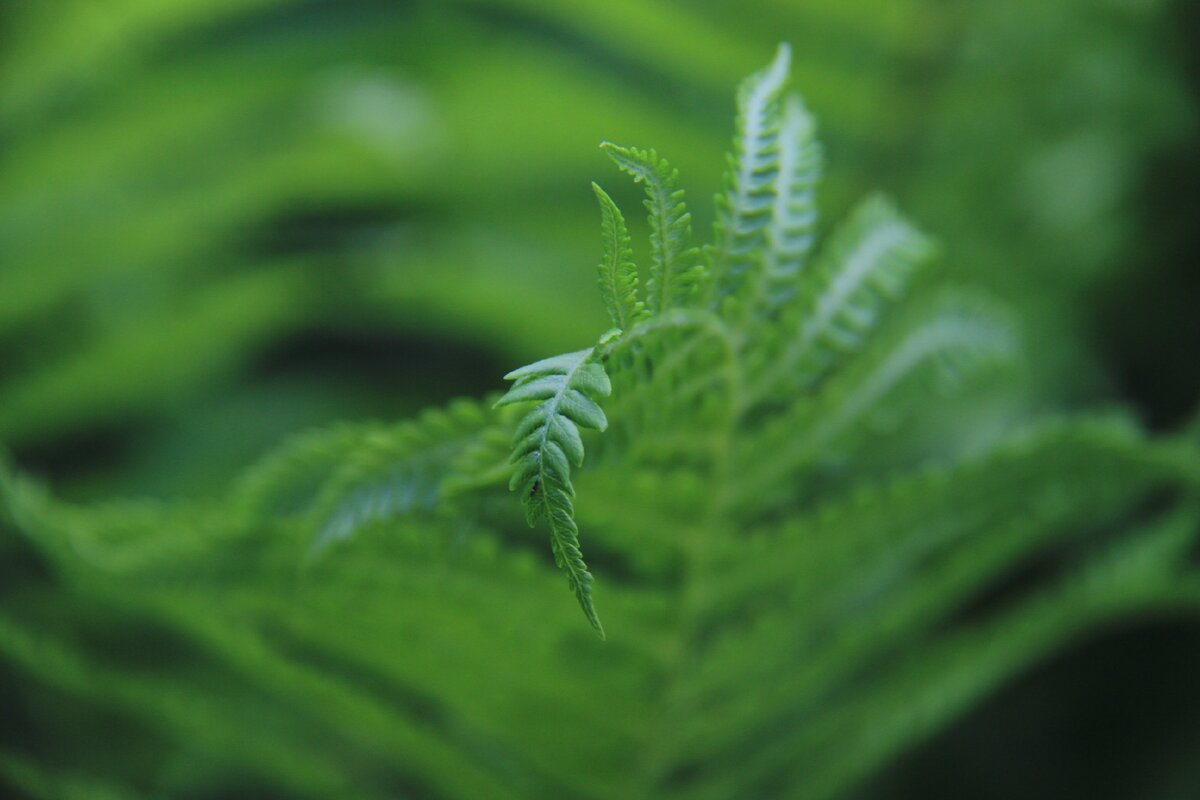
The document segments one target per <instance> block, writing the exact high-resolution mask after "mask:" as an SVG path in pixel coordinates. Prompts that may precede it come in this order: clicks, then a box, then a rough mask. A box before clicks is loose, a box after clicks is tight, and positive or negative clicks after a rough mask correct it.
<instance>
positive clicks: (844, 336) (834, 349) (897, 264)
mask: <svg viewBox="0 0 1200 800" xmlns="http://www.w3.org/2000/svg"><path fill="white" fill-rule="evenodd" d="M933 253H934V247H933V244H932V242H931V241H930V240H929V239H928V238H926V237H925V236H924V235H923V234H922V233H921V232H920V231H918V230H917V229H916V228H914V227H913V226H912V225H911V224H909V223H908V222H907V221H906V220H905V219H904V218H903V217H901V216H900V214H899V213H898V212H897V211H896V210H895V208H894V207H893V206H892V204H891V203H890V202H889V201H888V200H886V199H885V198H883V197H881V196H878V195H876V196H873V197H870V198H868V199H867V200H866V201H864V202H863V203H862V204H861V205H859V207H858V208H857V209H855V211H854V212H853V213H852V214H851V216H850V218H849V220H847V221H846V222H845V223H844V224H843V225H842V227H840V228H839V229H838V230H837V231H836V232H835V233H834V235H833V238H832V239H831V240H830V241H829V243H828V244H826V245H825V247H824V248H823V250H822V252H821V254H820V256H819V258H818V261H817V264H816V266H815V268H814V270H813V272H812V273H810V274H808V275H806V276H805V277H804V279H803V280H802V281H801V283H800V287H799V291H798V295H797V297H796V298H794V300H793V301H792V302H791V303H790V305H789V307H788V310H787V312H786V313H785V314H784V322H785V324H787V325H792V326H794V333H791V334H790V335H789V338H787V339H785V340H784V343H783V345H782V346H781V347H780V348H778V349H777V350H771V349H769V348H768V349H766V350H764V351H763V352H761V353H760V354H759V361H760V363H758V364H756V365H754V372H755V376H754V379H753V385H752V387H751V393H752V394H753V395H755V396H756V397H759V398H763V397H766V398H769V397H770V396H771V395H772V394H783V395H787V394H790V393H791V392H793V391H795V390H796V389H797V388H809V387H811V386H812V385H814V384H815V383H817V382H818V381H819V380H820V379H821V378H822V377H823V376H824V375H825V374H826V373H827V372H828V371H829V370H830V369H831V368H832V367H833V366H835V365H836V364H837V362H838V360H839V359H840V358H842V357H844V356H845V354H847V353H850V352H854V351H855V350H858V349H859V348H861V347H862V345H863V343H864V342H865V341H866V340H867V336H868V334H869V333H870V332H871V331H872V330H873V329H874V328H875V326H876V325H877V324H878V322H879V320H880V318H881V317H882V315H883V313H884V312H885V311H886V310H887V309H888V308H889V307H890V306H891V305H892V304H893V303H894V302H895V301H896V300H897V299H899V297H900V296H901V295H903V294H904V292H905V291H906V290H907V288H908V286H909V284H910V283H911V282H912V280H913V278H914V277H915V276H916V275H917V274H918V272H919V271H920V270H921V269H922V268H923V267H924V266H926V265H927V264H928V263H929V262H930V260H931V257H932V256H933Z"/></svg>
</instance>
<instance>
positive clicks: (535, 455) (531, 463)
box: [496, 348, 612, 637]
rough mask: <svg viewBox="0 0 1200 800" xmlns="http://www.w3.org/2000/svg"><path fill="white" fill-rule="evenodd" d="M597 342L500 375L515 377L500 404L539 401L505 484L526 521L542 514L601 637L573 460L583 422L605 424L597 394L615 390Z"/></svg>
mask: <svg viewBox="0 0 1200 800" xmlns="http://www.w3.org/2000/svg"><path fill="white" fill-rule="evenodd" d="M595 354H596V349H595V348H589V349H587V350H580V351H578V352H575V353H567V354H565V355H561V356H554V357H553V358H547V359H544V360H542V361H538V362H536V363H533V364H530V365H529V366H527V367H522V368H521V369H518V370H515V371H513V372H510V373H509V374H508V375H505V376H504V377H505V379H506V380H511V381H516V383H515V384H514V385H513V387H512V389H510V390H509V391H508V394H506V395H504V396H503V397H501V398H500V399H499V400H498V401H497V402H496V405H497V406H504V405H509V404H511V403H524V402H530V401H537V403H538V404H537V405H536V406H535V407H534V408H533V409H532V410H531V411H530V412H529V413H528V414H526V415H525V417H524V418H523V419H522V420H521V422H520V423H519V424H518V425H517V430H516V433H515V434H514V436H513V455H512V460H513V462H514V463H515V465H516V468H515V469H514V471H513V475H512V480H511V481H510V483H509V488H510V489H520V491H521V501H522V503H524V505H525V517H526V519H527V520H528V522H529V524H530V526H533V525H534V524H536V523H537V521H538V520H540V519H543V518H544V519H545V520H546V521H547V523H548V524H549V526H550V546H551V549H552V550H553V552H554V563H555V564H556V565H557V566H558V568H559V569H560V570H562V571H563V572H564V573H565V574H566V576H567V583H568V585H569V586H570V587H571V591H572V592H574V593H575V598H576V599H577V600H578V601H579V605H580V607H581V608H582V609H583V613H584V615H585V616H586V617H587V619H588V622H590V623H591V624H592V627H593V628H595V629H596V631H597V633H599V634H600V636H601V637H603V636H604V628H603V627H602V626H601V625H600V618H599V617H598V616H597V615H596V607H595V605H594V604H593V602H592V574H591V573H590V572H588V569H587V565H586V564H585V563H584V562H583V554H582V553H581V552H580V550H579V528H578V526H577V525H576V524H575V504H574V497H575V488H574V486H572V484H571V464H574V465H575V466H577V467H578V466H582V465H583V439H582V438H581V437H580V434H579V429H580V428H589V429H592V430H598V431H603V430H604V429H605V428H607V427H608V420H607V419H606V418H605V416H604V411H603V410H601V408H600V406H599V405H598V404H597V402H596V400H597V398H600V397H607V396H608V395H609V394H611V393H612V385H611V384H610V383H609V380H608V374H607V373H606V372H605V371H604V367H603V366H601V365H600V363H599V362H597V361H595V360H594V359H593V356H594V355H595Z"/></svg>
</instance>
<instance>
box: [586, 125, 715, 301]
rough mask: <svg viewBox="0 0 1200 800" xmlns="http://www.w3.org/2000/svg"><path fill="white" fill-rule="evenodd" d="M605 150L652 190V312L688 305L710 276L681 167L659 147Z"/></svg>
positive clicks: (606, 146)
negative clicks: (697, 240) (696, 243)
mask: <svg viewBox="0 0 1200 800" xmlns="http://www.w3.org/2000/svg"><path fill="white" fill-rule="evenodd" d="M600 147H601V149H603V150H604V152H606V153H607V154H608V157H609V158H611V159H612V160H613V161H614V162H615V163H616V165H617V166H618V167H620V168H621V171H622V172H625V173H628V174H629V175H630V176H632V177H633V180H634V182H635V183H642V184H644V185H645V188H646V200H645V206H646V211H647V212H649V221H650V256H651V261H650V274H649V276H648V277H647V279H646V308H647V310H648V311H649V313H651V314H655V313H658V312H661V311H666V310H667V309H670V308H677V307H681V306H686V305H687V304H688V302H689V299H690V298H691V297H692V295H693V294H694V293H695V292H696V291H697V290H698V289H700V288H701V285H702V284H703V281H704V279H705V277H706V275H707V273H706V270H705V268H704V264H703V263H701V262H700V260H699V253H698V251H697V250H696V248H694V247H692V244H691V241H692V215H691V214H690V213H689V212H688V210H687V203H685V202H684V192H683V189H680V188H679V171H678V170H676V169H674V168H672V167H671V165H670V164H668V163H667V160H666V159H665V158H659V156H658V153H656V152H655V151H653V150H639V149H638V148H636V147H621V146H619V145H615V144H613V143H611V142H604V143H603V144H601V145H600Z"/></svg>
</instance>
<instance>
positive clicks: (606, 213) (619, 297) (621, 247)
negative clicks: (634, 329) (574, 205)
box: [592, 183, 644, 330]
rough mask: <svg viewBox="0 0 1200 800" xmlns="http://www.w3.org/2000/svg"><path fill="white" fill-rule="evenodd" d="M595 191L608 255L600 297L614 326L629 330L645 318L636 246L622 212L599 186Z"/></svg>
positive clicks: (601, 269)
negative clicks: (634, 252) (631, 240)
mask: <svg viewBox="0 0 1200 800" xmlns="http://www.w3.org/2000/svg"><path fill="white" fill-rule="evenodd" d="M592 191H593V192H595V193H596V199H597V200H598V201H599V202H600V236H601V238H602V239H603V241H604V256H603V258H602V259H601V260H600V266H599V272H600V297H601V299H602V300H603V301H604V308H605V310H607V311H608V316H609V317H610V318H611V319H612V321H613V324H614V325H616V326H617V327H618V328H620V329H622V330H627V329H628V328H629V327H630V326H631V325H633V324H634V322H636V321H637V320H638V319H640V318H641V317H642V316H643V309H644V307H643V304H642V301H640V300H639V299H638V273H637V265H636V264H634V263H633V244H632V243H631V242H630V239H629V229H628V228H626V227H625V217H623V216H621V209H619V208H617V204H616V203H614V202H613V199H612V198H611V197H609V196H608V193H607V192H605V191H604V190H603V189H601V188H600V187H599V186H598V185H597V184H595V183H593V184H592Z"/></svg>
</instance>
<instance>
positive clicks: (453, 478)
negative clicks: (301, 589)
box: [310, 400, 500, 555]
mask: <svg viewBox="0 0 1200 800" xmlns="http://www.w3.org/2000/svg"><path fill="white" fill-rule="evenodd" d="M499 420H500V417H498V415H497V414H496V413H495V412H494V411H492V410H490V409H488V408H487V407H486V406H483V405H481V404H479V403H476V402H472V401H467V400H460V401H456V402H454V403H452V404H451V405H450V406H449V407H448V408H447V409H445V410H441V409H432V410H430V411H426V412H425V413H423V414H422V415H421V416H420V417H418V418H417V419H416V420H413V421H411V422H403V423H400V424H398V425H389V426H376V427H375V428H374V429H370V430H367V431H366V432H365V435H363V436H362V437H361V439H360V440H359V442H358V446H357V447H356V448H355V450H354V452H353V453H350V454H347V456H346V460H345V461H344V463H343V464H342V466H341V467H340V468H339V469H338V470H337V471H336V472H335V473H334V474H333V476H332V477H331V478H330V479H329V480H328V481H327V482H326V484H325V485H324V486H323V487H322V488H321V491H320V492H319V493H318V494H317V498H316V500H315V502H314V504H313V506H314V511H313V515H314V519H315V521H316V525H317V534H316V536H315V537H314V539H313V543H312V547H311V550H310V555H317V554H319V553H320V552H321V551H323V550H325V549H326V548H328V547H329V546H330V545H332V544H333V543H335V542H338V541H344V540H346V539H348V538H349V537H350V536H351V535H352V534H353V533H354V532H355V531H357V530H358V529H359V528H361V527H362V526H364V525H366V524H367V523H369V522H374V521H378V520H384V519H389V518H393V517H398V516H404V515H408V514H419V513H429V512H431V511H433V510H434V509H435V508H437V507H438V505H439V503H440V502H441V501H443V500H444V499H445V497H446V495H447V493H448V489H449V488H450V487H452V486H453V487H455V488H459V489H461V487H462V486H464V485H466V484H468V483H478V482H479V478H480V476H479V474H470V475H468V474H465V473H464V471H463V469H462V466H463V458H464V456H465V455H466V454H468V453H470V452H471V451H472V450H473V449H474V448H478V447H480V446H481V444H483V443H484V442H486V440H487V438H488V435H489V433H490V432H491V431H493V430H496V429H498V428H499Z"/></svg>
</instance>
